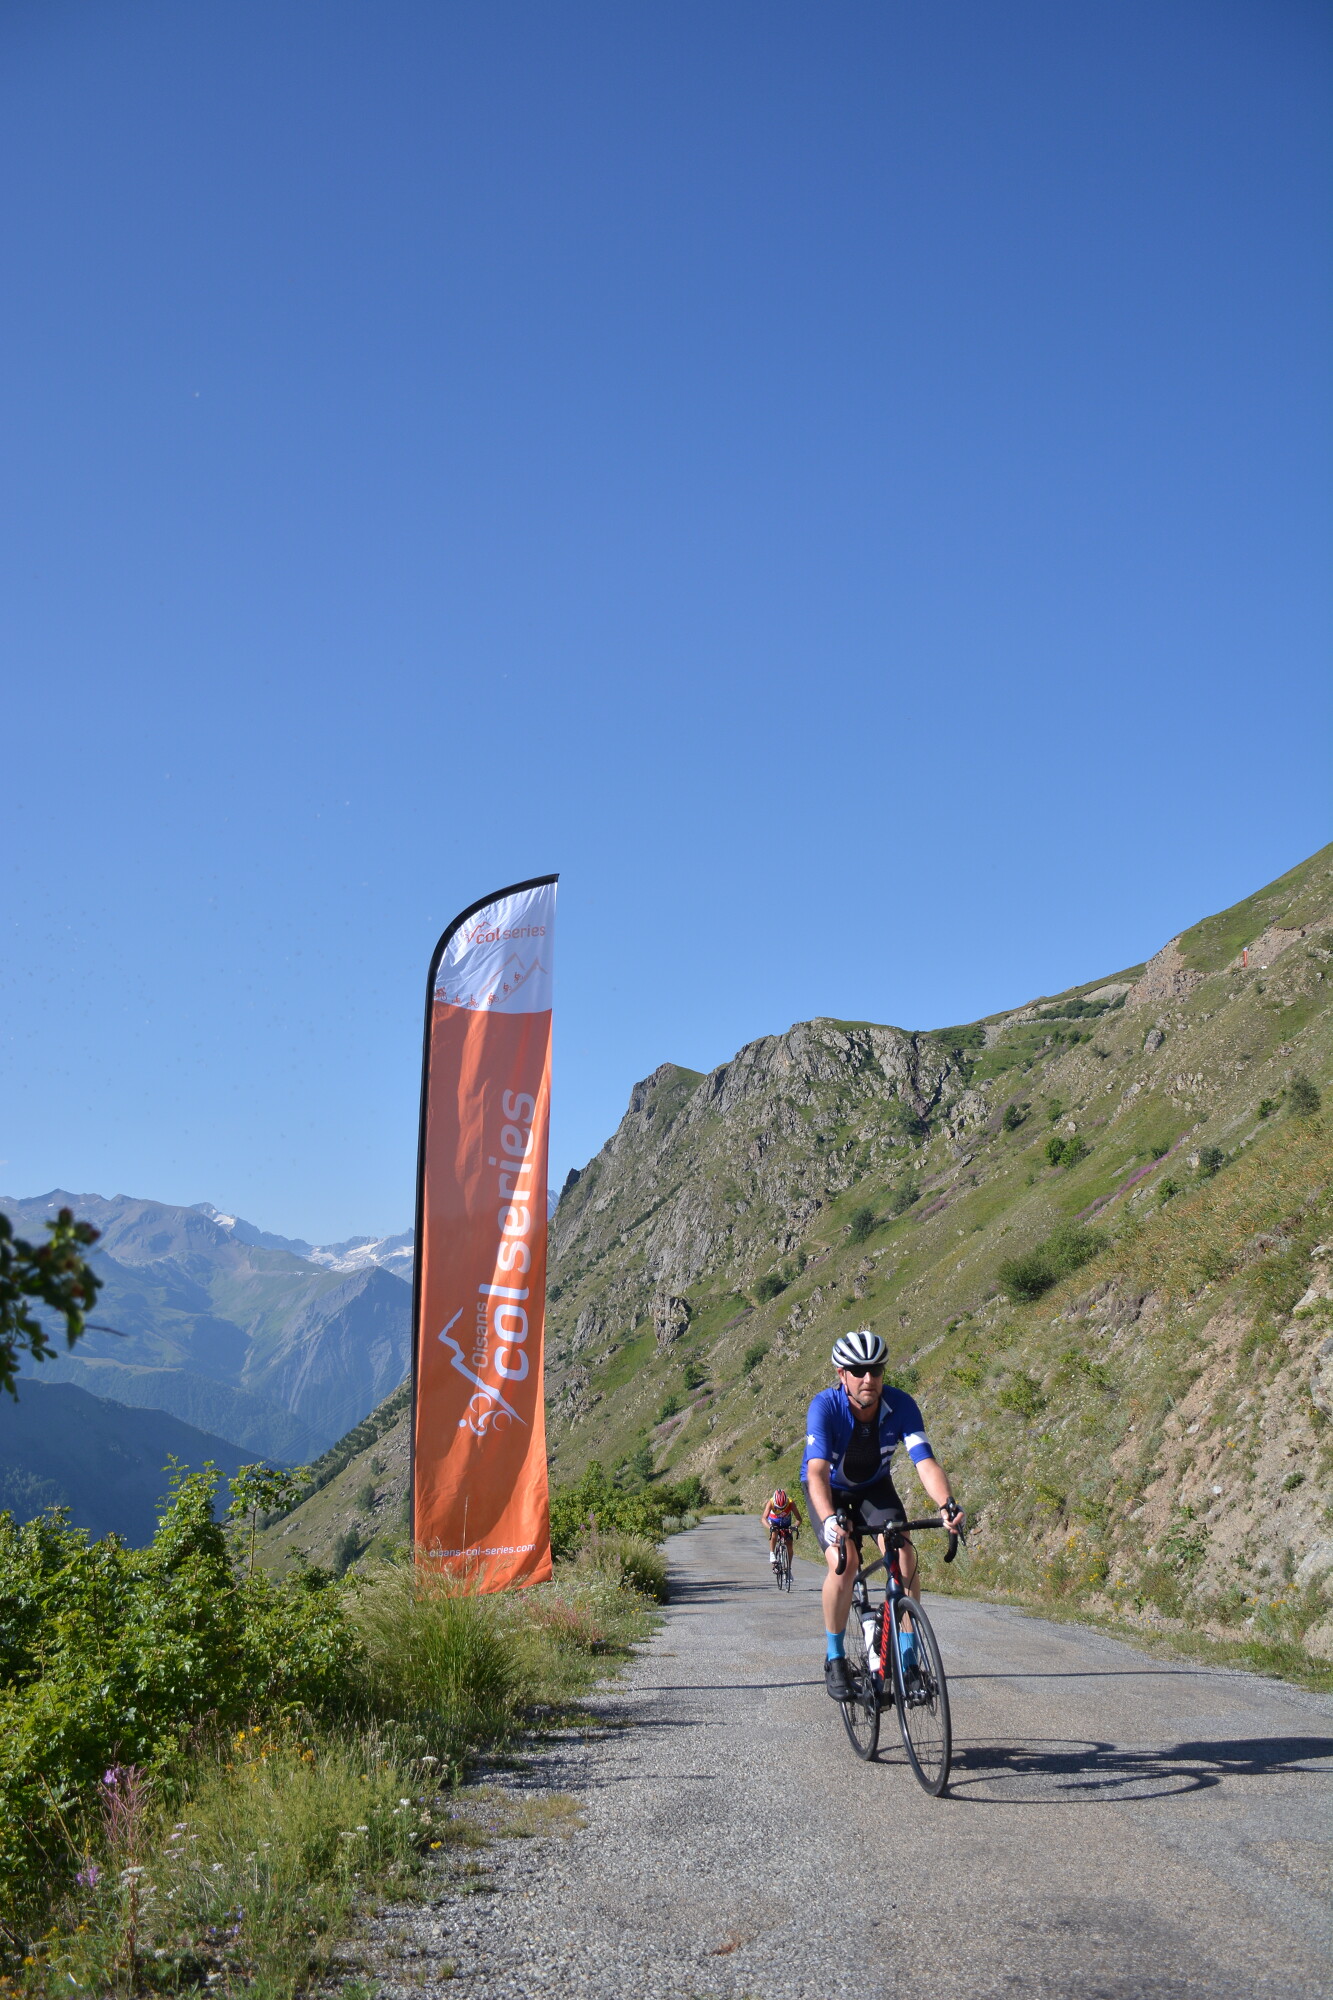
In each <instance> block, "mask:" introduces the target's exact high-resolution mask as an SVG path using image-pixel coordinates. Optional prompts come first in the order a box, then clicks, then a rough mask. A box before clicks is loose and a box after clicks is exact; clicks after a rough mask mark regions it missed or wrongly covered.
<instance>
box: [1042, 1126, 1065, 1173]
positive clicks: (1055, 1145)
mask: <svg viewBox="0 0 1333 2000" xmlns="http://www.w3.org/2000/svg"><path fill="white" fill-rule="evenodd" d="M1064 1156H1065V1141H1064V1140H1063V1139H1061V1138H1060V1137H1059V1136H1058V1135H1057V1134H1055V1133H1052V1134H1051V1137H1050V1138H1049V1139H1048V1140H1047V1141H1046V1163H1047V1165H1048V1166H1052V1167H1058V1166H1059V1165H1060V1164H1061V1162H1062V1161H1063V1159H1064Z"/></svg>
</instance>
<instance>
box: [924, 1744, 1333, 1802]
mask: <svg viewBox="0 0 1333 2000" xmlns="http://www.w3.org/2000/svg"><path fill="white" fill-rule="evenodd" d="M1328 1758H1333V1738H1330V1737H1327V1736H1263V1737H1255V1738H1230V1737H1227V1738H1223V1739H1222V1740H1221V1741H1219V1742H1216V1743H1177V1744H1175V1745H1174V1746H1173V1747H1172V1748H1170V1749H1163V1750H1125V1749H1121V1748H1119V1747H1118V1746H1117V1745H1116V1744H1114V1743H1097V1742H1094V1741H1090V1740H1089V1741H1079V1740H1074V1741H1066V1740H1062V1739H1061V1738H1058V1737H1033V1736H1026V1737H1011V1738H1009V1739H1008V1740H1007V1741H1004V1742H998V1743H972V1744H966V1745H963V1746H961V1747H958V1748H956V1749H955V1752H954V1764H953V1778H952V1780H951V1783H950V1786H949V1790H950V1793H951V1795H952V1797H953V1798H955V1799H959V1800H962V1801H964V1802H969V1803H971V1804H973V1805H1029V1806H1059V1805H1118V1804H1121V1803H1122V1802H1124V1801H1126V1800H1141V1799H1167V1798H1177V1797H1179V1796H1181V1795H1182V1794H1183V1793H1186V1792H1201V1791H1209V1790H1211V1789H1212V1788H1213V1787H1214V1786H1216V1785H1220V1784H1221V1783H1222V1781H1223V1780H1224V1779H1225V1778H1256V1777H1259V1778H1265V1777H1276V1776H1280V1775H1292V1776H1297V1777H1316V1776H1318V1775H1320V1773H1318V1772H1316V1771H1313V1770H1311V1769H1310V1768H1309V1767H1310V1764H1311V1763H1312V1761H1314V1760H1317V1759H1319V1760H1322V1759H1328Z"/></svg>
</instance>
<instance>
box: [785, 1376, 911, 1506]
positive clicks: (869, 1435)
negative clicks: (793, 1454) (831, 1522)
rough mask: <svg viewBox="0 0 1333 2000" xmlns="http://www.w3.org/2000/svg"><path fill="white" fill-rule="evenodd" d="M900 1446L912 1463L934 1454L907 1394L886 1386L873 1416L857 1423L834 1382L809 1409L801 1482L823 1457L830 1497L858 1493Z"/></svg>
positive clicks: (844, 1393)
mask: <svg viewBox="0 0 1333 2000" xmlns="http://www.w3.org/2000/svg"><path fill="white" fill-rule="evenodd" d="M900 1444H901V1445H906V1447H907V1455H908V1457H909V1458H910V1459H911V1460H912V1462H913V1464H916V1465H919V1464H920V1463H921V1460H922V1459H923V1458H934V1456H935V1454H934V1452H933V1451H932V1450H931V1448H930V1446H929V1445H928V1444H927V1442H926V1427H925V1425H924V1424H923V1423H922V1421H921V1412H920V1410H919V1409H918V1408H917V1406H916V1404H915V1403H914V1402H913V1401H912V1398H911V1397H910V1396H909V1395H908V1394H907V1393H906V1391H905V1390H903V1389H890V1388H888V1387H887V1386H886V1387H885V1388H884V1389H882V1390H881V1391H880V1398H879V1409H878V1411H877V1412H876V1414H875V1416H874V1417H872V1418H871V1420H870V1422H869V1423H862V1422H861V1421H860V1420H859V1418H858V1417H857V1416H856V1415H855V1413H854V1411H853V1409H852V1406H851V1403H850V1402H849V1401H848V1398H847V1391H846V1390H845V1389H844V1388H843V1386H842V1384H841V1382H839V1383H838V1385H837V1387H836V1388H834V1389H822V1390H821V1391H820V1393H819V1394H818V1395H817V1396H816V1397H815V1399H814V1401H813V1403H811V1405H810V1410H809V1414H808V1415H807V1417H806V1420H805V1456H804V1457H803V1458H802V1460H801V1479H802V1482H804V1481H805V1479H806V1477H807V1471H806V1468H807V1467H808V1465H809V1463H810V1460H811V1459H812V1458H822V1459H827V1461H828V1464H829V1466H830V1467H831V1471H830V1474H829V1484H830V1485H831V1486H832V1488H833V1491H834V1492H835V1493H852V1492H858V1491H860V1490H861V1489H862V1488H863V1487H866V1486H873V1485H874V1484H875V1481H876V1480H877V1479H882V1478H883V1477H884V1476H885V1474H886V1473H887V1472H888V1470H889V1465H890V1463H891V1461H892V1459H893V1454H894V1452H895V1451H897V1449H898V1446H899V1445H900Z"/></svg>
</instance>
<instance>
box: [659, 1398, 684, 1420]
mask: <svg viewBox="0 0 1333 2000" xmlns="http://www.w3.org/2000/svg"><path fill="white" fill-rule="evenodd" d="M679 1415H680V1397H679V1396H675V1395H672V1396H668V1397H667V1399H666V1401H665V1402H664V1403H663V1405H662V1407H661V1409H660V1410H659V1411H658V1412H657V1415H656V1416H655V1417H654V1418H653V1422H654V1423H655V1424H664V1423H665V1422H666V1421H667V1419H668V1418H669V1417H676V1416H679Z"/></svg>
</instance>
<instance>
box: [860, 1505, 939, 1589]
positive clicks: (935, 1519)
mask: <svg viewBox="0 0 1333 2000" xmlns="http://www.w3.org/2000/svg"><path fill="white" fill-rule="evenodd" d="M833 1518H834V1520H835V1521H836V1522H837V1523H838V1526H839V1527H840V1528H841V1529H842V1530H843V1539H842V1541H841V1542H840V1543H839V1544H838V1561H837V1566H836V1570H835V1574H836V1575H838V1576H842V1575H843V1574H844V1573H845V1572H846V1569H847V1539H846V1538H847V1535H848V1534H849V1533H850V1532H851V1528H852V1517H851V1515H850V1514H849V1513H848V1512H847V1510H846V1508H845V1507H840V1508H839V1509H838V1511H837V1513H836V1514H835V1515H834V1517H833ZM893 1525H894V1526H895V1527H896V1528H897V1529H898V1532H899V1533H900V1534H901V1533H902V1532H903V1531H904V1530H906V1529H913V1528H942V1527H944V1525H945V1524H944V1522H943V1521H941V1519H940V1517H939V1515H938V1514H926V1515H923V1516H922V1518H921V1519H920V1520H919V1521H898V1522H896V1523H894V1524H893ZM866 1532H867V1533H868V1532H869V1530H866ZM886 1532H888V1531H887V1530H886ZM960 1540H961V1537H960V1536H959V1534H958V1532H957V1530H956V1529H955V1528H950V1529H949V1546H948V1547H947V1548H946V1549H945V1551H944V1560H945V1562H947V1563H951V1562H952V1561H953V1559H954V1557H955V1556H956V1555H957V1554H958V1544H959V1541H960Z"/></svg>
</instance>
